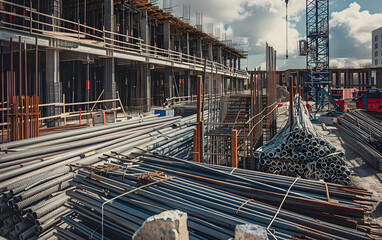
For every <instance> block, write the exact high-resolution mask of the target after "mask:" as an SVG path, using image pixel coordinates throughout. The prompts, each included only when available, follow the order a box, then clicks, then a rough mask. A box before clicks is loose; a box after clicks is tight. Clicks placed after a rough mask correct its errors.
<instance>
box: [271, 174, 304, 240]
mask: <svg viewBox="0 0 382 240" xmlns="http://www.w3.org/2000/svg"><path fill="white" fill-rule="evenodd" d="M298 179H300V177H297V178H296V179H295V180H294V182H293V183H292V185H290V187H289V189H288V191H287V192H286V194H285V196H284V199H283V200H282V202H281V204H280V206H279V208H278V209H277V211H276V214H275V215H274V216H273V218H272V221H271V222H270V223H269V225H268V227H267V231H268V232H269V233H270V234H271V235H272V236H273V237H274V238H275V239H277V238H276V236H275V235H274V234H273V233H272V232H271V231H270V230H269V228H270V227H271V226H272V223H273V222H274V221H275V219H276V218H277V215H278V214H279V212H280V210H281V208H282V206H283V204H284V202H285V199H286V198H287V197H288V194H289V192H290V190H291V189H292V187H293V185H294V184H295V183H296V182H297V180H298Z"/></svg>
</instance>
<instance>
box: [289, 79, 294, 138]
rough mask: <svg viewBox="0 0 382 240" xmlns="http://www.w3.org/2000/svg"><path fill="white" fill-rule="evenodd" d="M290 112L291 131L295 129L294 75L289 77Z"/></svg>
mask: <svg viewBox="0 0 382 240" xmlns="http://www.w3.org/2000/svg"><path fill="white" fill-rule="evenodd" d="M289 114H290V121H291V124H290V131H292V129H293V124H294V108H293V77H292V76H290V77H289Z"/></svg>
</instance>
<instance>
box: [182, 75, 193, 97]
mask: <svg viewBox="0 0 382 240" xmlns="http://www.w3.org/2000/svg"><path fill="white" fill-rule="evenodd" d="M184 95H185V96H191V95H192V93H191V75H190V71H184ZM189 101H190V102H191V99H190V100H189Z"/></svg>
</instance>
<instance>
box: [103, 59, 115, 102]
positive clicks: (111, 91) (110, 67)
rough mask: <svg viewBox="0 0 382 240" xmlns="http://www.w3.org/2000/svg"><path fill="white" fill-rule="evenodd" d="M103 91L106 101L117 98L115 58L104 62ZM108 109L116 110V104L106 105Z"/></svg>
mask: <svg viewBox="0 0 382 240" xmlns="http://www.w3.org/2000/svg"><path fill="white" fill-rule="evenodd" d="M103 89H104V90H105V92H104V94H103V95H104V98H105V99H114V98H116V84H115V61H114V58H109V59H105V62H104V76H103ZM105 105H106V107H107V108H115V106H116V103H115V102H110V103H106V104H105Z"/></svg>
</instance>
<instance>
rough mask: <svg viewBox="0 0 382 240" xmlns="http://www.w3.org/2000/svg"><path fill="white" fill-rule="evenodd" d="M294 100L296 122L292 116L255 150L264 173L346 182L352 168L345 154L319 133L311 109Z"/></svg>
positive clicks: (339, 182)
mask: <svg viewBox="0 0 382 240" xmlns="http://www.w3.org/2000/svg"><path fill="white" fill-rule="evenodd" d="M299 98H300V97H299V96H297V97H295V99H294V106H296V107H295V108H294V122H293V123H292V118H291V116H289V119H288V121H287V123H286V125H285V126H284V127H283V128H282V129H281V130H280V131H279V132H278V133H277V134H276V135H275V137H274V138H273V139H272V140H271V141H269V142H268V143H266V144H265V145H263V146H262V147H261V148H259V149H257V150H256V152H255V153H254V157H255V161H256V165H257V166H258V169H259V170H261V171H263V172H268V173H274V174H281V175H286V176H293V177H296V176H300V177H303V178H306V179H313V180H319V179H323V180H325V181H326V182H331V183H337V184H342V185H347V184H349V182H350V178H349V176H350V170H349V168H348V167H347V166H346V164H345V161H344V153H343V152H341V151H338V150H337V149H336V148H335V147H334V146H333V145H332V144H331V143H330V142H329V141H328V140H326V139H325V138H324V137H323V136H321V135H320V134H318V133H317V131H316V130H315V128H314V126H313V124H312V123H311V121H310V117H309V111H308V109H307V108H306V106H305V105H304V104H303V101H302V100H300V101H299Z"/></svg>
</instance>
